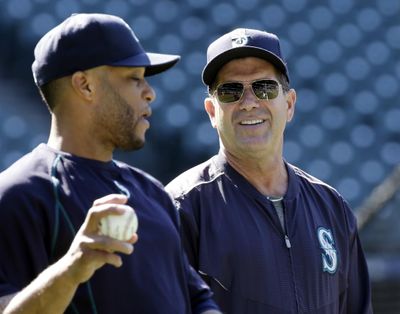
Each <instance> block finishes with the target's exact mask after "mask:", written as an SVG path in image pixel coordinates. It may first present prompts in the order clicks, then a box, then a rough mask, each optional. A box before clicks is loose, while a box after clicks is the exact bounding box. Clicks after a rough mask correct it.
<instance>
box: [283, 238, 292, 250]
mask: <svg viewBox="0 0 400 314" xmlns="http://www.w3.org/2000/svg"><path fill="white" fill-rule="evenodd" d="M285 243H286V247H287V248H288V249H290V248H291V247H292V245H291V244H290V240H289V237H288V236H287V235H286V234H285Z"/></svg>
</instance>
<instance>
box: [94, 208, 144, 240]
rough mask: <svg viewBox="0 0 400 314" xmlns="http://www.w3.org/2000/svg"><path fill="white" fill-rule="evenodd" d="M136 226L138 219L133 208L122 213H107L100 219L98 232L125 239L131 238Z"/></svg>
mask: <svg viewBox="0 0 400 314" xmlns="http://www.w3.org/2000/svg"><path fill="white" fill-rule="evenodd" d="M137 228H138V219H137V216H136V213H135V211H134V210H133V209H130V210H126V211H125V212H124V213H123V214H122V215H108V216H106V217H103V218H102V219H101V220H100V224H99V229H100V234H102V235H106V236H109V237H111V238H114V239H117V240H122V241H126V240H129V239H130V238H132V236H133V234H134V233H135V232H136V230H137Z"/></svg>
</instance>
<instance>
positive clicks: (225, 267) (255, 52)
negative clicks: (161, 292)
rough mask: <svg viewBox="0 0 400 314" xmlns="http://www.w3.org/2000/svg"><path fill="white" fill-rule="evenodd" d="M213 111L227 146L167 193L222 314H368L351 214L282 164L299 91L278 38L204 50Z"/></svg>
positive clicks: (251, 37) (230, 38)
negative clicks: (287, 134)
mask: <svg viewBox="0 0 400 314" xmlns="http://www.w3.org/2000/svg"><path fill="white" fill-rule="evenodd" d="M202 78H203V82H204V83H205V85H207V86H208V89H209V95H208V97H207V98H206V99H205V101H204V106H205V110H206V112H207V113H208V115H209V118H210V121H211V124H212V126H213V127H214V128H215V129H216V130H217V132H218V135H219V139H220V141H219V142H220V150H219V152H218V154H217V155H215V156H214V157H212V158H211V159H209V160H208V161H206V162H204V163H202V164H200V165H198V166H196V167H194V168H192V169H190V170H188V171H186V172H185V173H183V174H181V175H180V176H178V177H177V178H176V179H174V180H173V181H172V182H171V183H170V184H168V186H167V190H168V191H169V192H170V194H171V195H172V196H173V198H174V199H175V202H176V204H177V206H178V208H179V209H180V216H181V222H182V226H183V241H184V245H185V248H186V251H187V253H188V256H189V260H190V262H191V263H192V265H193V266H194V267H195V269H197V271H198V272H199V273H200V274H201V275H202V276H203V278H204V279H205V281H206V282H207V283H208V284H209V285H210V287H211V288H212V290H213V291H214V293H215V300H216V301H217V303H218V304H219V305H220V307H221V309H222V310H223V312H224V313H229V314H244V313H249V314H264V313H276V314H278V313H279V314H283V313H319V314H321V313H332V314H333V313H351V314H358V313H371V312H372V310H371V300H370V284H369V277H368V270H367V265H366V261H365V258H364V254H363V250H362V247H361V244H360V240H359V237H358V233H357V227H356V221H355V217H354V216H353V214H352V211H351V209H350V208H349V206H348V204H347V203H346V201H345V200H344V199H343V198H342V197H341V196H340V195H339V194H338V192H337V191H336V190H335V189H333V188H332V187H330V186H328V185H327V184H325V183H323V182H321V181H319V180H318V179H316V178H314V177H312V176H310V175H309V174H307V173H305V172H304V171H302V170H301V169H299V168H297V167H295V166H293V165H291V164H289V163H288V162H287V161H285V159H284V158H283V155H282V151H283V141H284V131H285V127H286V124H287V123H288V122H289V121H290V120H291V119H292V118H293V115H294V110H295V103H296V93H295V91H294V89H291V88H290V86H289V74H288V68H287V65H286V63H285V61H284V59H283V57H282V54H281V50H280V43H279V39H278V37H277V36H276V35H274V34H270V33H267V32H264V31H258V30H252V29H236V30H234V31H232V32H230V33H227V34H225V35H223V36H221V37H220V38H218V39H216V40H215V41H214V42H213V43H211V45H210V46H209V47H208V51H207V64H206V66H205V68H204V70H203V74H202Z"/></svg>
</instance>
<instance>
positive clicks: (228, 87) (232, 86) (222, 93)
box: [217, 83, 243, 103]
mask: <svg viewBox="0 0 400 314" xmlns="http://www.w3.org/2000/svg"><path fill="white" fill-rule="evenodd" d="M242 94H243V84H242V83H225V84H222V85H220V86H219V87H218V89H217V97H218V100H219V101H220V102H222V103H230V102H235V101H238V100H239V99H240V97H242Z"/></svg>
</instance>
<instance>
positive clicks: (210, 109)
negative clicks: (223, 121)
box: [204, 97, 217, 128]
mask: <svg viewBox="0 0 400 314" xmlns="http://www.w3.org/2000/svg"><path fill="white" fill-rule="evenodd" d="M204 109H205V110H206V112H207V114H208V117H209V118H210V121H211V125H212V127H213V128H216V127H217V124H216V122H215V120H216V119H215V105H214V102H213V99H212V98H211V97H207V98H206V99H204Z"/></svg>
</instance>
